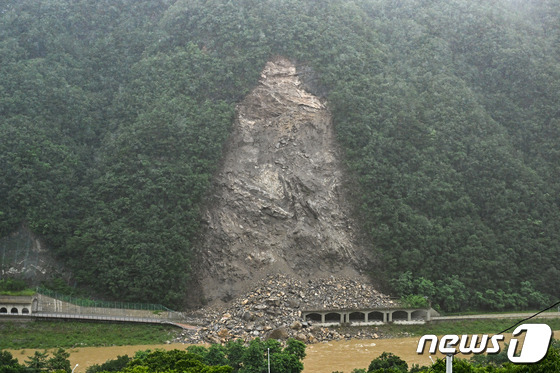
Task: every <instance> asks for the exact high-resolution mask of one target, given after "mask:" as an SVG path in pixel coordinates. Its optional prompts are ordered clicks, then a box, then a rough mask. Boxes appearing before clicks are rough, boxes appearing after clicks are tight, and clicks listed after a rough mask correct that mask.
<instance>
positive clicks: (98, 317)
mask: <svg viewBox="0 0 560 373" xmlns="http://www.w3.org/2000/svg"><path fill="white" fill-rule="evenodd" d="M14 316H17V315H14ZM22 316H29V317H35V318H44V319H66V320H95V321H116V322H137V323H145V324H163V323H167V322H168V321H167V320H165V319H156V318H147V317H133V316H109V315H81V314H72V313H46V312H36V313H32V314H27V315H22Z"/></svg>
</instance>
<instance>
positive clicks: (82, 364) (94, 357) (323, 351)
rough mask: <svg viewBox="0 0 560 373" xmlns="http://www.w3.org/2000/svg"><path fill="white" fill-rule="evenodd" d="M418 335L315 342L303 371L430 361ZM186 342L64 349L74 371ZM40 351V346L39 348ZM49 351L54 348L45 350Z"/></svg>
mask: <svg viewBox="0 0 560 373" xmlns="http://www.w3.org/2000/svg"><path fill="white" fill-rule="evenodd" d="M504 336H505V339H504V342H502V343H500V346H501V347H502V349H503V348H504V343H509V340H510V339H511V334H507V333H506V334H504ZM554 336H555V337H558V336H560V331H555V332H554ZM420 337H421V336H417V337H405V338H387V339H375V340H373V339H362V340H357V339H353V340H341V341H330V342H323V343H316V344H312V345H308V346H307V349H306V352H307V356H306V358H305V360H304V361H303V365H304V370H303V372H304V373H331V372H334V371H340V372H346V373H350V372H351V371H352V370H353V369H355V368H367V367H368V366H369V363H370V362H371V361H372V360H373V359H375V358H376V357H378V356H379V355H381V353H383V352H391V353H393V354H395V355H397V356H399V357H400V358H402V359H403V360H405V361H406V362H407V363H408V365H409V367H411V366H412V364H418V365H420V366H423V365H426V366H429V365H431V363H432V362H431V359H430V354H428V352H427V348H426V353H425V354H423V355H419V354H417V353H416V348H417V347H418V341H419V339H420ZM186 347H187V345H185V344H182V343H172V344H157V345H141V346H111V347H79V348H70V349H67V351H68V352H69V353H70V363H71V366H72V368H74V367H75V366H76V364H78V366H77V367H76V369H75V371H74V372H75V373H83V372H85V371H86V369H87V367H89V366H91V365H94V364H102V363H104V362H106V361H107V360H111V359H115V358H117V356H123V355H128V356H131V357H132V356H134V353H135V352H136V351H141V350H155V349H164V350H173V349H179V350H182V349H185V348H186ZM8 351H9V352H10V353H12V355H13V356H14V357H15V358H17V359H18V360H19V361H20V362H21V363H24V361H25V360H27V359H28V357H29V356H31V355H33V354H34V353H35V351H36V350H34V349H22V350H8ZM39 351H43V350H39ZM48 351H49V352H51V354H52V352H53V351H54V350H48ZM456 356H457V357H459V358H463V359H464V358H469V357H470V356H472V355H470V356H464V355H461V354H457V355H456ZM431 357H432V359H433V360H434V361H435V360H436V359H437V358H443V357H444V356H443V355H442V354H441V353H439V352H438V353H437V354H435V355H431Z"/></svg>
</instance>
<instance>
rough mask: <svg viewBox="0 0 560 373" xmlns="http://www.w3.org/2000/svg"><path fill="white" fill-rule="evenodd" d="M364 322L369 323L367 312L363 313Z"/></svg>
mask: <svg viewBox="0 0 560 373" xmlns="http://www.w3.org/2000/svg"><path fill="white" fill-rule="evenodd" d="M364 321H365V322H369V312H364Z"/></svg>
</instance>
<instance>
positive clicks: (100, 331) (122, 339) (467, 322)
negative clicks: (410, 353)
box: [0, 317, 560, 349]
mask: <svg viewBox="0 0 560 373" xmlns="http://www.w3.org/2000/svg"><path fill="white" fill-rule="evenodd" d="M521 320H522V319H459V320H448V321H437V322H430V323H426V324H420V325H418V324H407V325H401V324H386V325H379V326H362V327H331V328H323V329H328V331H329V332H331V333H333V335H337V336H338V340H339V341H348V340H369V339H372V338H371V336H372V335H374V336H376V338H373V339H376V340H383V339H396V338H407V337H419V336H422V335H425V334H436V335H444V334H457V335H461V334H479V333H486V334H495V333H499V332H501V331H502V330H504V329H506V328H508V327H510V326H512V325H513V324H515V323H516V322H518V321H521ZM524 323H546V324H548V325H549V326H550V327H551V328H552V330H560V317H558V318H534V319H531V320H528V321H525V322H524ZM510 331H511V330H510ZM183 333H187V332H185V331H183V330H181V329H179V328H177V327H172V326H164V325H141V324H112V323H90V322H75V321H29V322H17V323H16V322H1V323H0V334H1V335H2V338H0V349H31V348H34V349H48V348H59V347H62V348H66V349H70V348H77V347H112V346H125V345H130V346H135V345H153V344H158V345H160V344H168V343H169V342H171V341H174V340H177V339H180V336H181V334H183ZM557 338H558V337H557ZM177 345H182V343H177Z"/></svg>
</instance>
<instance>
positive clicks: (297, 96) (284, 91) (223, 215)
mask: <svg viewBox="0 0 560 373" xmlns="http://www.w3.org/2000/svg"><path fill="white" fill-rule="evenodd" d="M343 178H344V175H343V172H342V169H341V166H340V163H339V155H338V151H337V147H336V144H335V139H334V134H333V129H332V125H331V118H330V114H329V111H328V110H327V108H326V106H325V105H324V103H323V102H321V101H320V100H319V99H318V98H317V97H315V96H313V95H311V94H310V93H308V92H306V91H305V90H304V89H303V88H302V83H301V81H300V79H299V77H298V74H297V72H296V67H295V65H294V64H293V63H292V62H290V61H288V60H287V59H284V58H277V59H276V60H274V61H271V62H268V63H267V64H266V67H265V68H264V70H263V72H262V75H261V80H260V82H259V85H258V86H257V87H256V88H255V89H254V90H253V91H252V92H251V93H250V94H249V95H248V96H247V97H246V98H245V99H244V100H243V101H242V102H241V103H240V104H239V105H238V108H237V118H236V121H235V124H234V129H233V132H232V135H231V138H230V140H229V143H228V146H227V149H226V153H225V155H224V163H223V166H222V168H221V170H220V171H219V173H218V175H217V177H216V181H215V185H216V188H215V191H214V193H213V195H212V200H211V202H210V203H209V205H208V207H207V209H206V210H205V211H204V212H203V222H204V223H205V228H204V229H203V235H202V236H203V237H204V242H203V243H202V244H201V248H200V251H199V255H200V260H201V263H200V268H199V272H200V273H199V274H198V276H197V278H198V279H199V283H200V286H201V287H202V292H203V295H204V297H205V299H206V300H207V301H213V300H217V299H220V300H224V301H227V300H229V299H231V297H233V296H235V295H237V294H238V293H239V292H240V291H241V290H243V289H245V288H246V286H247V285H248V284H250V283H254V281H256V280H258V279H260V278H262V277H264V275H265V274H269V273H283V274H287V275H290V276H295V277H301V278H316V277H326V276H331V275H344V276H348V277H353V278H358V277H361V272H362V271H363V270H364V268H365V267H366V266H367V264H368V263H369V262H370V259H368V258H367V257H366V254H365V251H364V250H363V249H362V248H361V247H360V246H359V245H358V244H357V234H356V233H357V229H356V227H355V225H354V223H353V222H352V219H351V218H350V213H349V212H350V207H349V204H348V203H347V201H346V200H345V198H344V193H343V191H342V187H341V183H343V181H344V180H343Z"/></svg>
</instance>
